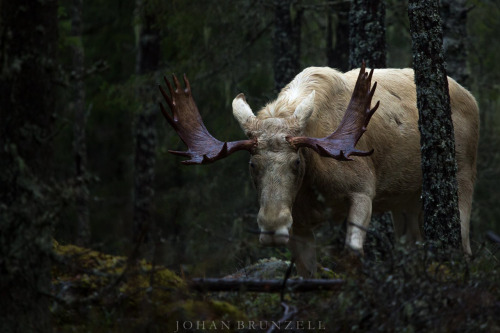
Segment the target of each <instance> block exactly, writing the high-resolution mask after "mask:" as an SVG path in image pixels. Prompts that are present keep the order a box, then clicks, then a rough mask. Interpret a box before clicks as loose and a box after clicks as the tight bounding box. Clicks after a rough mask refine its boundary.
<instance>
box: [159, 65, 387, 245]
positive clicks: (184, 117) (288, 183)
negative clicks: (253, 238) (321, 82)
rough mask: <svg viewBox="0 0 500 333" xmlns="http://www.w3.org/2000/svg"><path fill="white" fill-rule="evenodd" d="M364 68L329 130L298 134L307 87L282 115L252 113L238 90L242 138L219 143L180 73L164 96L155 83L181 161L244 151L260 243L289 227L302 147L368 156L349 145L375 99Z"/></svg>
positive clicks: (340, 156) (309, 107)
mask: <svg viewBox="0 0 500 333" xmlns="http://www.w3.org/2000/svg"><path fill="white" fill-rule="evenodd" d="M372 75H373V69H372V70H371V71H370V73H367V72H366V70H365V64H364V63H363V65H362V67H361V69H360V71H359V76H358V79H357V81H356V85H355V88H354V91H353V93H352V97H351V100H350V102H349V104H348V107H347V109H346V111H345V114H344V116H343V118H342V120H341V121H340V124H339V125H338V128H337V129H336V130H335V131H333V133H332V134H330V135H329V136H326V137H323V138H314V137H308V136H304V132H305V128H306V126H307V124H308V120H309V119H310V118H311V116H312V115H313V113H314V112H315V94H316V92H315V91H314V90H313V91H312V92H310V93H309V94H308V95H307V96H305V97H304V98H303V99H302V100H301V101H300V102H299V103H298V105H296V106H295V107H294V110H288V112H287V115H286V116H273V115H272V114H271V115H268V116H265V115H264V116H256V115H255V114H254V113H253V112H252V110H251V108H250V106H249V105H248V103H247V102H246V100H245V96H244V95H243V94H239V95H238V96H236V98H235V99H234V100H233V103H232V106H233V115H234V117H235V118H236V120H237V121H238V123H239V124H240V126H241V128H242V129H243V131H244V132H245V134H246V135H247V137H248V139H246V140H240V141H231V142H221V141H219V140H217V139H216V138H214V137H213V136H212V135H211V134H210V133H209V132H208V130H207V128H206V127H205V125H204V124H203V121H202V118H201V115H200V113H199V111H198V108H197V106H196V104H195V102H194V99H193V97H192V94H191V87H190V84H189V81H188V79H187V77H186V76H185V75H184V83H185V88H184V89H183V88H182V87H181V84H180V83H179V81H178V79H177V78H176V77H175V76H173V82H174V86H175V89H174V87H173V86H172V85H171V83H170V82H169V81H168V80H167V79H166V78H165V83H166V85H167V87H168V89H169V92H170V95H169V94H168V93H167V92H166V91H165V90H164V89H163V87H162V86H160V91H161V93H162V95H163V97H164V98H165V101H166V102H167V104H168V106H169V107H170V110H171V113H170V112H168V111H167V110H166V108H165V107H164V106H163V104H160V107H161V111H162V113H163V115H164V116H165V118H166V119H167V121H168V123H169V124H170V125H171V126H172V128H173V129H174V130H175V131H176V132H177V134H178V135H179V137H180V138H181V139H182V141H183V142H184V143H185V144H186V145H187V148H188V149H187V151H170V152H171V153H173V154H176V155H181V156H184V157H187V158H188V159H187V160H185V161H182V163H184V164H188V165H192V164H208V163H212V162H215V161H217V160H219V159H222V158H225V157H227V156H229V155H230V154H232V153H234V152H236V151H239V150H246V151H248V152H250V155H251V156H250V163H249V165H250V173H251V176H252V179H253V182H254V184H255V187H256V189H257V192H258V197H259V203H260V210H259V213H258V217H257V223H258V225H259V228H260V231H261V234H260V241H261V243H262V244H265V245H283V244H286V243H287V242H288V240H289V237H290V235H291V230H292V224H293V218H292V207H293V203H294V201H295V199H296V195H297V192H298V190H299V189H300V187H301V184H302V181H303V178H304V174H305V172H306V168H307V165H306V164H307V161H306V159H305V158H304V152H303V149H302V148H304V147H305V148H309V149H312V150H313V151H314V152H316V153H317V154H319V155H320V156H322V157H325V158H334V159H337V160H339V161H349V160H352V159H351V156H368V155H370V154H371V153H372V152H373V150H371V151H361V150H358V149H356V148H355V146H356V143H357V142H358V141H359V139H360V138H361V136H362V135H363V133H364V132H365V131H366V127H367V125H368V122H369V121H370V118H371V117H372V115H373V114H374V112H375V110H377V108H378V106H379V102H377V103H376V104H375V106H374V107H373V108H370V105H371V100H372V97H373V94H374V92H375V89H376V85H377V83H375V84H374V85H373V87H372V85H371V79H372Z"/></svg>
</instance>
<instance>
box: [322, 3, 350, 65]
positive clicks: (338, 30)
mask: <svg viewBox="0 0 500 333" xmlns="http://www.w3.org/2000/svg"><path fill="white" fill-rule="evenodd" d="M334 13H336V15H335V16H336V20H334ZM327 15H328V17H327V32H326V58H327V64H328V66H329V67H332V68H336V69H338V70H340V71H342V72H345V71H347V70H349V67H348V66H349V2H344V3H341V4H338V5H336V6H333V5H331V6H328V12H327ZM335 23H336V24H335ZM334 24H335V38H334V37H333V33H334V29H333V26H334ZM334 41H335V43H334Z"/></svg>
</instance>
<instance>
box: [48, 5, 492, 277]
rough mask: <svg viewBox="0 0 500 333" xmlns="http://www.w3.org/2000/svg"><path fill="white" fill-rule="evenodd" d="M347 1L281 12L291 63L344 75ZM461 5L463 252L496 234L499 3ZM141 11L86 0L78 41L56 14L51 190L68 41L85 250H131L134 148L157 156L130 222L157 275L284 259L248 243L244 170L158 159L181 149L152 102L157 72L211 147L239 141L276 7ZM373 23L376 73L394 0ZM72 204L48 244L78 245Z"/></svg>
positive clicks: (68, 145)
mask: <svg viewBox="0 0 500 333" xmlns="http://www.w3.org/2000/svg"><path fill="white" fill-rule="evenodd" d="M348 5H349V4H348V2H345V1H333V2H332V1H331V2H325V1H303V2H301V3H298V2H297V3H295V4H294V5H293V6H292V7H291V10H292V11H291V16H292V24H294V25H295V26H294V27H295V29H296V30H297V29H298V32H296V31H295V33H296V34H297V33H299V34H300V39H295V44H292V46H293V47H295V48H296V50H295V52H298V53H296V55H297V56H298V59H297V61H298V62H299V64H298V67H297V68H299V69H300V70H302V69H303V68H305V67H307V66H313V65H314V66H328V65H329V66H333V67H335V68H338V69H340V70H343V71H345V70H348V69H349V61H348V59H349V41H348V38H347V37H346V35H347V36H348V24H347V23H348V22H347V19H348V10H349V6H348ZM465 5H466V7H465V9H467V12H466V13H464V15H466V17H465V20H463V21H462V23H463V24H466V33H464V34H462V35H460V38H461V39H462V40H461V41H460V42H461V43H463V44H462V45H463V47H462V48H460V49H459V50H457V53H458V54H459V55H462V56H466V58H465V59H464V60H465V65H466V66H465V68H461V69H462V71H463V73H465V74H461V75H463V78H457V79H458V80H459V82H460V83H461V84H462V85H464V86H465V87H467V88H468V89H469V90H471V91H472V93H473V94H474V96H475V97H476V99H477V100H478V103H479V105H480V110H481V144H480V150H479V164H478V181H477V185H476V194H475V197H474V208H473V216H472V222H471V225H472V240H473V244H475V245H473V246H476V247H477V245H478V244H480V243H481V242H483V239H484V234H485V232H486V231H488V230H493V231H496V232H498V231H500V224H499V223H498V222H497V221H498V218H499V217H500V206H499V205H498V204H497V202H498V200H499V192H498V188H499V186H500V168H499V167H498V162H499V158H500V156H499V152H498V149H497V147H498V144H499V143H500V138H499V133H500V132H499V128H498V126H499V116H498V112H497V110H498V107H499V103H500V99H499V96H500V95H499V86H498V82H499V77H500V74H499V73H500V68H499V66H500V65H499V64H498V62H497V61H496V54H497V51H498V49H499V47H500V45H499V43H500V42H499V41H498V38H496V36H497V33H498V32H499V31H500V20H498V18H499V17H500V16H499V14H500V7H499V4H498V2H494V1H468V2H467V3H466V4H465ZM142 6H143V7H142V8H139V6H138V5H137V4H136V3H135V2H133V1H108V2H107V3H106V6H102V3H101V2H98V1H85V3H84V5H83V7H82V13H83V15H82V22H83V25H82V30H81V35H75V34H74V31H73V32H72V28H71V27H72V19H73V16H72V11H73V8H72V3H71V2H65V1H62V2H61V4H60V6H59V20H60V23H59V27H60V36H59V48H60V51H61V54H62V56H61V58H60V60H61V62H62V65H61V75H63V76H62V77H61V81H62V82H61V87H60V90H61V96H60V97H59V100H58V104H57V109H56V116H57V120H56V123H57V125H56V126H55V128H56V129H57V130H58V133H57V135H56V136H55V137H54V144H55V147H54V157H55V158H54V164H53V166H52V168H53V169H54V171H55V175H56V177H57V179H59V180H61V181H68V180H70V179H75V165H76V162H75V135H74V133H75V129H74V123H75V115H74V114H75V107H76V106H75V102H76V99H75V95H74V88H75V83H76V82H77V79H78V78H77V76H78V75H76V74H75V73H76V72H77V71H78V69H76V68H75V66H76V65H75V61H74V57H73V51H74V46H75V45H76V44H77V45H78V46H79V47H82V48H83V50H84V53H85V60H84V68H85V70H84V73H83V77H82V79H83V83H84V84H83V85H81V86H78V87H79V88H78V89H84V90H85V100H84V106H83V108H84V110H83V112H84V113H85V117H86V126H85V133H86V134H85V142H86V155H87V161H88V162H87V165H86V167H85V170H84V173H81V174H79V175H77V176H78V177H79V179H78V181H79V182H81V184H83V185H84V186H85V187H86V189H85V191H88V199H87V200H88V201H87V202H86V205H85V204H84V206H83V207H84V208H83V209H84V210H88V213H87V214H88V223H89V226H90V238H88V240H87V241H88V243H87V245H89V246H91V247H92V248H96V249H100V250H102V251H104V252H108V253H124V251H125V250H127V249H128V248H129V246H130V242H131V240H132V239H133V238H134V237H133V235H134V234H135V233H136V232H137V225H136V224H137V222H134V207H136V208H135V209H136V210H137V209H138V208H137V205H138V204H137V203H135V205H134V200H135V199H138V197H139V196H140V194H137V192H134V180H135V179H137V172H135V170H139V167H137V164H136V163H137V161H136V158H137V157H136V155H135V154H136V151H138V150H140V149H141V147H142V148H143V149H144V150H146V151H149V154H153V155H154V156H156V161H154V159H153V160H152V161H150V162H144V163H145V164H146V167H145V170H146V173H147V172H150V173H151V177H154V178H151V181H150V185H149V186H150V190H149V191H154V194H153V193H150V194H149V197H148V196H147V195H146V196H145V199H144V200H151V204H150V206H149V208H146V210H148V209H150V215H147V216H146V217H142V218H144V219H146V220H147V219H150V220H151V224H150V225H149V228H150V229H151V230H150V236H148V237H147V244H149V246H147V249H149V252H148V251H146V254H147V255H150V256H152V255H153V253H154V254H155V255H156V256H158V260H159V262H161V263H162V264H164V265H166V266H167V267H171V268H173V269H176V270H178V269H179V267H180V266H181V265H182V266H183V267H184V269H186V270H189V271H191V270H195V271H196V272H192V273H193V274H195V273H197V274H202V273H207V274H220V273H229V272H232V271H234V270H235V269H237V268H240V267H242V266H244V265H246V264H248V263H251V262H254V261H255V260H256V259H258V258H260V257H265V256H268V255H276V256H286V251H285V250H280V249H277V250H270V249H263V248H259V246H258V239H257V238H258V237H256V236H255V235H253V234H251V233H248V232H247V231H246V229H255V227H256V222H255V214H256V212H257V209H258V207H257V200H256V193H255V191H254V189H253V187H252V184H251V181H250V178H249V173H248V170H247V169H248V166H247V159H248V157H247V156H245V154H236V155H234V156H232V157H231V158H228V159H225V160H224V161H220V162H218V163H215V164H211V165H206V166H183V165H182V164H180V160H181V158H178V157H175V156H172V155H170V154H168V153H167V149H174V150H183V149H184V147H183V143H182V142H181V141H180V140H179V139H178V137H177V135H176V133H175V132H174V131H173V130H172V129H171V128H169V127H168V124H167V123H166V121H165V119H164V118H163V117H162V115H161V113H160V112H159V108H158V106H157V103H158V102H159V97H160V95H159V92H158V88H157V86H158V84H160V83H161V82H162V76H163V75H167V76H168V77H169V76H170V74H171V73H176V74H178V75H182V74H183V73H186V74H187V75H188V77H189V78H190V81H191V85H192V88H193V94H194V97H195V100H196V101H197V104H198V107H199V109H200V112H201V113H202V116H203V118H204V121H205V124H206V125H207V127H208V128H209V130H210V131H211V132H212V133H213V134H214V135H215V136H216V137H217V138H219V139H220V140H235V139H241V138H243V137H244V134H243V133H241V130H240V128H239V126H238V124H237V123H236V122H235V120H234V119H233V117H232V114H231V102H232V99H233V98H234V97H235V96H236V95H237V94H238V93H240V92H243V93H245V95H246V97H247V100H248V101H249V103H250V105H251V106H252V108H253V109H254V110H255V111H256V110H258V109H259V108H260V107H262V106H263V105H264V104H265V103H266V102H267V101H269V100H271V99H273V98H275V96H276V94H277V92H276V90H275V79H274V67H273V66H276V64H275V62H274V58H275V55H274V54H273V52H274V50H275V48H273V40H274V39H273V38H274V29H275V27H274V25H275V7H274V5H272V4H271V3H269V2H267V1H239V0H238V1H234V0H231V1H225V0H218V1H203V2H197V3H195V4H194V3H193V2H192V1H147V2H144V4H143V5H142ZM145 25H147V27H148V29H149V30H148V31H149V32H147V33H144V26H145ZM385 25H386V40H387V52H386V59H387V60H386V62H387V67H394V68H404V67H411V66H412V58H411V40H410V35H409V23H408V18H407V3H406V2H404V1H387V2H386V18H385ZM141 29H142V30H141ZM342 29H343V30H342ZM141 31H142V34H141ZM148 33H149V35H148ZM446 37H447V35H446V31H445V40H446ZM141 38H142V39H143V40H141ZM145 38H150V42H151V39H152V40H153V41H154V43H152V45H153V48H154V47H157V48H158V49H154V50H151V48H150V49H147V48H146V52H148V51H149V52H150V53H151V52H152V53H154V54H156V55H157V56H156V57H157V59H154V57H153V59H152V60H151V59H150V64H149V69H148V68H147V66H148V64H146V65H145V66H146V69H145V70H142V69H141V68H139V67H140V66H141V65H140V61H141V59H140V57H141V54H140V51H141V50H143V52H144V48H141V43H144V39H145ZM142 56H144V55H142ZM145 56H147V54H146V55H145ZM448 61H450V60H448ZM452 61H453V59H452ZM155 62H156V63H155ZM294 74H296V73H294ZM80 75H82V74H80ZM450 75H452V74H450ZM460 79H462V81H460ZM144 114H146V117H147V120H146V121H147V122H146V124H147V125H146V126H144V125H143V124H144V121H145V120H144V119H143V117H144ZM141 117H142V118H141ZM138 122H140V124H138ZM141 126H142V127H141ZM141 138H142V140H143V141H141V143H140V144H139V145H137V142H138V140H141ZM146 155H147V154H146ZM146 158H151V157H146ZM148 168H150V170H148ZM135 191H137V189H136V190H135ZM134 193H135V194H134ZM78 209H81V207H80V208H79V207H78V203H76V204H74V203H72V204H70V205H68V206H67V207H66V209H65V210H64V211H63V217H62V218H61V222H60V223H58V224H57V225H56V227H55V238H56V239H57V240H59V241H60V242H67V243H72V242H76V240H77V239H78V238H79V237H80V236H81V235H79V228H78V223H77V221H78V216H79V215H81V213H79V211H78ZM135 216H136V217H135V219H136V220H137V219H140V218H141V217H139V218H138V217H137V212H136V215H135ZM139 223H140V222H139ZM332 228H333V226H331V227H330V228H329V227H328V226H325V227H324V229H325V230H324V232H322V231H321V230H320V231H319V236H321V235H323V234H327V236H328V237H326V238H325V241H326V242H329V238H332V237H334V236H335V235H332V233H333V232H334V231H332V230H329V229H332ZM153 236H154V237H153ZM270 252H272V253H270Z"/></svg>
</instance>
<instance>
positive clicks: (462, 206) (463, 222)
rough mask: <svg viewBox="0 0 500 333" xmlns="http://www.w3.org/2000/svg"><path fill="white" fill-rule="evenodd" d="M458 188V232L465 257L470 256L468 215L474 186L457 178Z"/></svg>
mask: <svg viewBox="0 0 500 333" xmlns="http://www.w3.org/2000/svg"><path fill="white" fill-rule="evenodd" d="M458 181H459V186H458V210H459V212H460V232H461V236H462V248H463V251H464V253H465V254H466V255H469V256H470V255H472V250H471V248H470V238H469V230H470V214H471V209H472V195H473V192H474V185H473V183H472V182H471V181H464V180H463V179H460V177H459V180H458Z"/></svg>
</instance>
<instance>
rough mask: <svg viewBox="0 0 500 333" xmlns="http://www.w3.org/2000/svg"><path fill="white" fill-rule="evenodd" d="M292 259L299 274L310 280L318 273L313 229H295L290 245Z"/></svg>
mask: <svg viewBox="0 0 500 333" xmlns="http://www.w3.org/2000/svg"><path fill="white" fill-rule="evenodd" d="M288 246H289V248H290V251H291V252H292V258H293V259H294V260H295V265H296V266H297V273H298V274H299V275H300V276H302V277H304V278H309V277H312V276H314V274H316V271H317V267H316V266H317V263H316V262H317V260H316V241H315V238H314V232H313V230H312V229H311V228H301V227H295V226H294V227H293V233H292V237H291V239H290V243H289V245H288Z"/></svg>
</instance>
